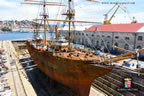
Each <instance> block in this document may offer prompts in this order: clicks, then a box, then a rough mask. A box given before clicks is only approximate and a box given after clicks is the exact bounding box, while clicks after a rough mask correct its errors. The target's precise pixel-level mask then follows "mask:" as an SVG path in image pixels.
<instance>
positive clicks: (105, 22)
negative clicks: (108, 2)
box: [104, 4, 120, 24]
mask: <svg viewBox="0 0 144 96" xmlns="http://www.w3.org/2000/svg"><path fill="white" fill-rule="evenodd" d="M116 6H117V4H115V5H114V6H113V7H112V8H111V9H110V10H109V11H108V12H107V13H106V14H104V16H105V19H104V24H111V20H112V19H113V17H114V15H115V14H116V12H117V11H118V9H119V8H120V5H118V6H117V8H116V10H115V11H114V13H113V15H112V16H111V17H110V19H109V20H108V14H109V13H110V12H111V10H113V9H114V8H115V7H116Z"/></svg>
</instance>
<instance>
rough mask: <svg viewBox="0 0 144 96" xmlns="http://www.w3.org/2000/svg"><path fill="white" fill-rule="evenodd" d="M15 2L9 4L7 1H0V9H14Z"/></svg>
mask: <svg viewBox="0 0 144 96" xmlns="http://www.w3.org/2000/svg"><path fill="white" fill-rule="evenodd" d="M16 5H17V3H16V2H10V1H8V0H0V7H7V8H15V7H16Z"/></svg>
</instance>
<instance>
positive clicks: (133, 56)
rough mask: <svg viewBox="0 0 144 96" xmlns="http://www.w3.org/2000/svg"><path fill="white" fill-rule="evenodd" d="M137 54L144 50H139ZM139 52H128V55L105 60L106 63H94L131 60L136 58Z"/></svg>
mask: <svg viewBox="0 0 144 96" xmlns="http://www.w3.org/2000/svg"><path fill="white" fill-rule="evenodd" d="M115 48H118V47H115ZM118 49H120V50H124V51H127V50H126V49H122V48H118ZM137 52H138V53H141V52H144V49H139V50H138V51H137ZM137 52H136V51H128V53H125V54H122V55H118V56H116V57H110V58H108V59H105V60H104V61H94V62H95V63H103V64H108V63H112V62H118V61H121V60H125V59H129V58H135V57H136V53H137Z"/></svg>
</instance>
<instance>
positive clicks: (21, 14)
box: [0, 0, 144, 23]
mask: <svg viewBox="0 0 144 96" xmlns="http://www.w3.org/2000/svg"><path fill="white" fill-rule="evenodd" d="M22 1H24V0H13V1H12V0H11V1H10V0H1V3H0V7H1V9H0V13H1V15H0V20H7V19H8V20H10V19H13V20H25V19H28V20H32V19H34V18H36V17H38V13H40V10H42V8H41V7H40V6H35V5H33V6H32V5H22V4H20V3H21V2H22ZM55 1H63V2H64V1H67V0H55ZM102 1H104V0H102ZM74 2H75V3H76V4H75V5H76V6H75V12H76V16H75V19H76V20H86V21H98V22H99V21H100V22H103V20H104V16H103V14H105V13H107V12H108V10H110V9H111V8H112V6H113V5H105V4H99V3H92V2H86V0H74ZM64 3H65V4H67V2H64ZM138 3H139V2H138ZM131 7H133V9H136V8H137V7H140V9H143V6H137V5H133V6H130V8H128V9H131ZM63 9H64V8H62V7H53V6H50V7H48V11H49V16H50V18H56V17H58V18H61V17H62V15H60V13H59V14H57V12H59V11H62V10H63ZM65 9H66V8H65ZM38 10H39V11H38ZM120 10H121V9H120ZM132 11H133V10H131V12H132ZM112 13H113V12H112ZM112 13H110V14H109V16H111V15H112ZM131 16H135V17H136V19H137V20H138V22H144V19H143V17H144V12H143V10H138V11H136V12H135V13H131ZM63 19H64V18H63ZM111 22H112V23H130V22H131V20H130V19H129V18H128V16H127V14H125V13H124V12H122V11H119V10H118V12H117V13H116V17H114V18H113V19H112V21H111Z"/></svg>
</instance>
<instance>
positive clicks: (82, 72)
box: [27, 42, 112, 96]
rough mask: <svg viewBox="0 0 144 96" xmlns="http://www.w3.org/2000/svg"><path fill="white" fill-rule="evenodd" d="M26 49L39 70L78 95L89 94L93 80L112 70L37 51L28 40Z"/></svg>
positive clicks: (86, 95) (87, 95)
mask: <svg viewBox="0 0 144 96" xmlns="http://www.w3.org/2000/svg"><path fill="white" fill-rule="evenodd" d="M27 49H28V51H29V53H30V55H31V57H32V59H33V60H34V62H35V63H36V64H38V65H37V66H38V68H39V69H40V70H41V71H43V72H44V73H45V74H46V75H47V76H48V77H50V78H51V79H53V80H56V81H57V82H59V83H61V84H63V85H65V86H67V87H69V88H70V89H71V90H72V91H73V92H74V93H76V94H77V95H78V96H89V91H90V87H91V84H92V82H93V80H94V79H95V78H98V77H101V76H103V75H105V74H107V73H108V72H111V71H112V68H111V67H104V66H98V65H92V64H89V63H90V61H84V60H70V59H67V58H62V57H58V56H54V55H53V52H50V51H39V50H38V49H36V48H35V47H34V46H32V45H30V42H27Z"/></svg>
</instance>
